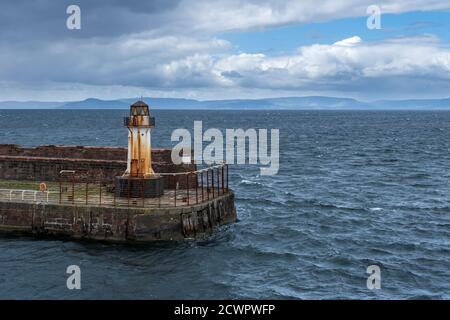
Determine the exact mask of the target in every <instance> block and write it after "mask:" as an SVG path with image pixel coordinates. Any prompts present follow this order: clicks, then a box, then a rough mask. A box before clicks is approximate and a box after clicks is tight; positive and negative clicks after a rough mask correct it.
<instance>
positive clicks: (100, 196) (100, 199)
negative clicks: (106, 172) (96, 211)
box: [98, 181, 102, 206]
mask: <svg viewBox="0 0 450 320" xmlns="http://www.w3.org/2000/svg"><path fill="white" fill-rule="evenodd" d="M98 200H99V201H98V202H99V205H100V206H102V182H101V181H100V194H99V197H98Z"/></svg>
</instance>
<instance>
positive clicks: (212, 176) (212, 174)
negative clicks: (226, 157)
mask: <svg viewBox="0 0 450 320" xmlns="http://www.w3.org/2000/svg"><path fill="white" fill-rule="evenodd" d="M211 185H212V197H213V199H214V188H215V185H214V168H212V169H211Z"/></svg>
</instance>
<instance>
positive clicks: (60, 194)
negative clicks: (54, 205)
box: [59, 176, 62, 204]
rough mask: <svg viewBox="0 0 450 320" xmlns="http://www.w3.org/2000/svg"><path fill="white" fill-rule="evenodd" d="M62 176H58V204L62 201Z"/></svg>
mask: <svg viewBox="0 0 450 320" xmlns="http://www.w3.org/2000/svg"><path fill="white" fill-rule="evenodd" d="M61 180H62V178H61V176H59V204H61V202H62V181H61Z"/></svg>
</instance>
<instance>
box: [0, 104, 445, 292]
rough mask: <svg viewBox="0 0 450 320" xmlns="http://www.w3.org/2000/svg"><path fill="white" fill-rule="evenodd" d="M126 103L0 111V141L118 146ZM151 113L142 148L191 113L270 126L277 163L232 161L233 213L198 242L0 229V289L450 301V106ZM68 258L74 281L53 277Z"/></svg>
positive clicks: (230, 123) (233, 123) (187, 122)
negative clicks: (104, 239) (275, 166)
mask: <svg viewBox="0 0 450 320" xmlns="http://www.w3.org/2000/svg"><path fill="white" fill-rule="evenodd" d="M126 113H127V110H0V143H16V144H20V145H23V146H37V145H40V144H65V145H92V146H126V143H127V130H126V128H124V127H123V126H122V117H123V116H126ZM152 115H153V116H155V118H156V128H155V129H154V131H153V134H152V142H153V146H154V147H172V146H174V145H175V144H176V142H173V141H171V134H172V132H173V130H175V129H179V128H185V129H187V130H189V131H190V132H193V127H194V121H202V122H203V129H204V130H206V129H208V128H217V129H219V130H221V131H222V132H223V133H224V134H225V129H238V128H242V129H244V130H246V129H250V128H255V129H261V128H263V129H269V130H270V129H279V159H280V164H279V171H278V173H277V174H275V175H261V172H260V167H261V165H259V164H251V165H250V164H239V165H238V164H235V165H231V166H230V187H231V188H232V189H233V190H234V191H235V193H236V209H237V215H238V221H237V223H235V224H232V225H228V226H224V227H221V228H219V229H218V230H217V231H216V232H215V233H214V234H212V235H211V236H209V237H207V238H205V239H199V240H190V241H186V242H181V243H180V242H175V243H172V242H168V243H166V242H164V243H152V244H141V245H130V244H107V243H98V242H89V241H86V242H84V241H68V240H60V239H34V238H31V237H17V236H6V235H2V236H0V299H450V173H449V168H450V112H447V111H318V110H317V111H273V110H272V111H264V110H239V111H238V110H223V111H221V110H215V111H211V110H201V111H200V110H152ZM205 146H206V143H205ZM69 265H77V266H79V267H80V270H81V289H80V290H69V289H68V288H67V286H66V282H67V278H68V277H69V274H67V273H66V271H67V267H68V266H69ZM373 266H375V268H376V269H377V270H378V271H379V273H377V275H379V277H378V278H377V281H378V280H379V281H378V284H379V289H376V288H373V286H370V285H368V282H369V283H372V284H373V282H371V281H373V278H370V277H371V274H370V273H368V270H369V271H370V270H374V269H373V268H374V267H373ZM371 268H372V269H371ZM371 279H372V280H371Z"/></svg>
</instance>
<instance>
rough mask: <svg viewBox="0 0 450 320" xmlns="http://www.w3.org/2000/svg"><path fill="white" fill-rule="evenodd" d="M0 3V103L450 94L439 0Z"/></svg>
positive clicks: (449, 59) (449, 57) (446, 20)
mask: <svg viewBox="0 0 450 320" xmlns="http://www.w3.org/2000/svg"><path fill="white" fill-rule="evenodd" d="M0 4H1V7H0V100H22V101H23V100H42V101H62V100H79V99H85V98H88V97H97V98H102V99H115V98H124V97H138V96H141V95H142V96H158V97H184V98H197V99H224V98H259V97H273V96H305V95H332V96H345V97H354V98H358V99H362V100H374V99H385V98H390V99H392V98H431V97H439V98H441V97H450V1H448V0H442V1H441V0H412V1H402V0H386V1H378V2H375V1H373V0H369V1H366V0H339V1H338V0H335V1H327V0H325V1H317V0H297V1H296V0H294V1H275V0H247V1H240V0H218V1H212V0H189V1H188V0H174V1H167V0H153V1H134V0H127V1H122V0H96V1H90V0H71V1H65V0H58V1H55V0H11V1H10V0H1V2H0ZM71 4H76V5H78V6H79V7H80V8H81V29H80V30H69V29H67V27H66V20H67V18H68V16H69V15H68V14H67V13H66V9H67V7H68V6H69V5H71ZM370 5H378V6H379V8H380V9H381V14H382V15H381V29H369V28H368V27H367V19H368V14H367V8H368V7H369V6H370Z"/></svg>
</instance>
